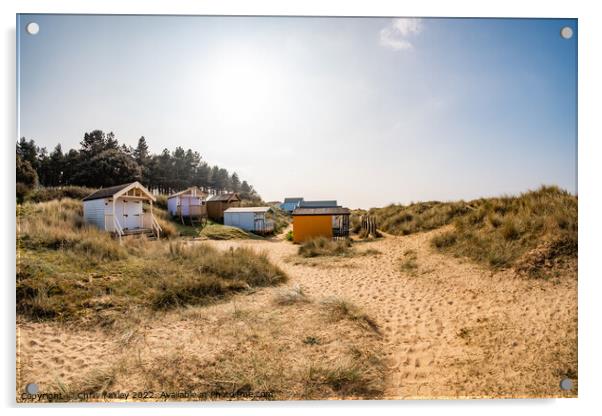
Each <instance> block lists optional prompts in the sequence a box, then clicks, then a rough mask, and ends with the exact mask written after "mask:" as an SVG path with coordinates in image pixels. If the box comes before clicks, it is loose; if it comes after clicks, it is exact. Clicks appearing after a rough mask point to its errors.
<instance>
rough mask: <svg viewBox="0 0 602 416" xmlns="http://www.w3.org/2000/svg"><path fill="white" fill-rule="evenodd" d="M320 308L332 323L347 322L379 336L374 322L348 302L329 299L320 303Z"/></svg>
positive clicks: (337, 298)
mask: <svg viewBox="0 0 602 416" xmlns="http://www.w3.org/2000/svg"><path fill="white" fill-rule="evenodd" d="M322 308H323V309H324V311H325V312H326V313H327V314H328V316H329V318H330V319H332V320H333V321H335V322H336V321H340V320H349V321H352V322H355V323H357V324H358V325H359V326H361V327H363V328H365V329H369V330H372V331H374V332H376V333H377V334H380V328H379V326H378V324H377V323H376V321H375V320H374V319H373V318H372V317H370V316H369V315H368V314H367V313H365V312H364V311H362V309H361V308H360V307H359V306H357V305H355V304H354V303H351V302H350V301H348V300H345V299H342V298H339V297H329V298H327V299H324V300H323V301H322Z"/></svg>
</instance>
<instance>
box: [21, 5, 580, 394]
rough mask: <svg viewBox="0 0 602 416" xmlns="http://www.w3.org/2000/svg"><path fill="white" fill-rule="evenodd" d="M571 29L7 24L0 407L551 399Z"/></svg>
mask: <svg viewBox="0 0 602 416" xmlns="http://www.w3.org/2000/svg"><path fill="white" fill-rule="evenodd" d="M577 35H578V28H577V20H576V19H502V18H499V19H497V18H486V19H485V18H484V19H478V18H470V19H468V18H418V17H355V18H344V17H278V16H265V17H259V16H256V17H251V16H246V17H243V16H151V15H139V16H136V15H48V14H40V15H36V14H21V15H18V16H17V63H18V68H17V83H18V102H17V105H18V137H17V143H16V193H17V194H16V198H17V219H16V221H17V236H16V239H17V253H16V255H17V259H16V261H17V276H16V307H17V311H16V313H17V321H16V328H17V357H16V366H17V383H16V386H17V392H16V395H17V401H19V402H27V403H29V402H49V401H50V402H102V401H115V402H120V401H128V402H132V401H134V402H136V401H165V400H169V401H216V400H324V399H340V400H346V399H390V400H398V399H416V398H419V399H425V398H429V399H431V398H432V399H464V398H547V397H576V396H577V387H578V385H577V384H578V373H577V228H578V226H577V223H578V221H577V101H576V98H577Z"/></svg>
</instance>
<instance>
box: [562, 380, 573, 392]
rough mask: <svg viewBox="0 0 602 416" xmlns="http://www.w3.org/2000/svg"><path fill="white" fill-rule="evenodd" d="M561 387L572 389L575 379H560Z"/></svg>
mask: <svg viewBox="0 0 602 416" xmlns="http://www.w3.org/2000/svg"><path fill="white" fill-rule="evenodd" d="M560 388H561V389H562V390H572V389H573V380H571V379H570V378H563V379H562V380H560Z"/></svg>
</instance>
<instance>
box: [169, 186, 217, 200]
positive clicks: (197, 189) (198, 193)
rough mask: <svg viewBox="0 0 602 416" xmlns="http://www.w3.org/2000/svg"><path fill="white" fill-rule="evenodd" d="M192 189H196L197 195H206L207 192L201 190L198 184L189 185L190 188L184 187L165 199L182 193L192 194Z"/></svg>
mask: <svg viewBox="0 0 602 416" xmlns="http://www.w3.org/2000/svg"><path fill="white" fill-rule="evenodd" d="M192 191H196V194H197V195H199V196H206V195H207V192H205V191H202V190H201V188H199V187H198V186H191V187H190V188H186V189H184V190H183V191H180V192H176V193H174V194H171V195H169V196H168V197H167V199H171V198H175V197H176V196H180V195H184V194H188V193H190V194H192Z"/></svg>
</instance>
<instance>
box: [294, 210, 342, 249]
mask: <svg viewBox="0 0 602 416" xmlns="http://www.w3.org/2000/svg"><path fill="white" fill-rule="evenodd" d="M350 214H351V211H350V210H349V209H348V208H341V207H329V208H297V209H295V210H294V211H293V241H294V242H295V243H302V242H304V241H306V240H309V239H311V238H314V237H326V238H333V237H348V236H349V215H350Z"/></svg>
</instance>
